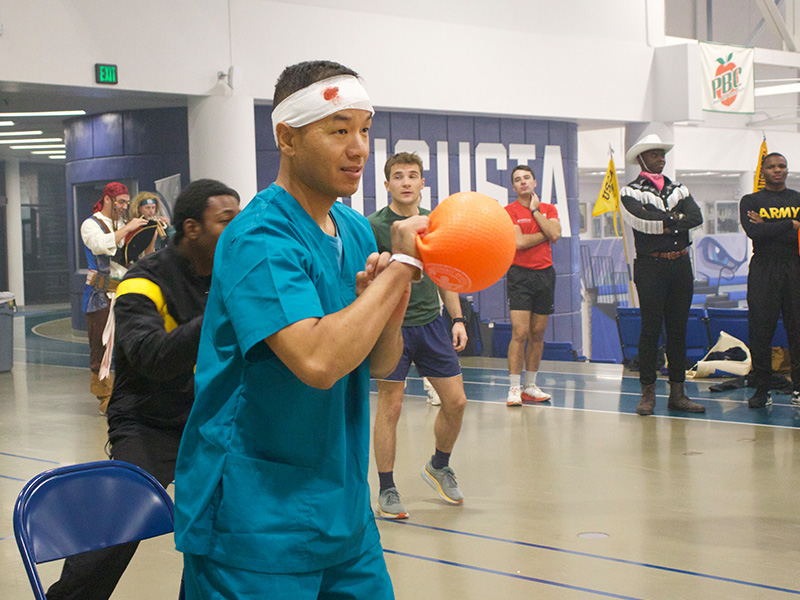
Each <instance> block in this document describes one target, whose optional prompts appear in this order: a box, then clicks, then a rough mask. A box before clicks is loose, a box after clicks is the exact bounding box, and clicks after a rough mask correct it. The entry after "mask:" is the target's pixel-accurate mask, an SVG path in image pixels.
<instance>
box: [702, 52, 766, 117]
mask: <svg viewBox="0 0 800 600" xmlns="http://www.w3.org/2000/svg"><path fill="white" fill-rule="evenodd" d="M753 54H754V52H753V49H752V48H742V47H740V46H724V45H722V44H707V43H704V42H700V57H701V60H702V63H703V64H702V67H703V68H702V71H703V110H709V111H715V112H727V113H752V112H755V96H754V93H753V92H754V89H755V85H754V74H753Z"/></svg>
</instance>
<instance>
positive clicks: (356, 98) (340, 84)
mask: <svg viewBox="0 0 800 600" xmlns="http://www.w3.org/2000/svg"><path fill="white" fill-rule="evenodd" d="M348 108H357V109H360V110H367V111H369V113H370V114H372V115H374V114H375V111H374V110H373V108H372V104H371V103H370V101H369V96H368V95H367V90H365V89H364V86H362V85H361V82H360V81H359V80H358V78H356V77H353V76H352V75H337V76H336V77H330V78H328V79H323V80H322V81H317V82H316V83H312V84H311V85H310V86H308V87H305V88H303V89H302V90H298V91H296V92H295V93H294V94H292V95H291V96H287V97H286V98H285V99H284V100H283V102H281V103H280V104H278V106H276V107H275V108H274V109H273V110H272V134H273V135H274V136H275V144H277V143H278V133H277V125H278V123H286V124H287V125H289V126H290V127H302V126H303V125H308V124H309V123H314V122H316V121H319V120H321V119H324V118H325V117H328V116H330V115H332V114H333V113H336V112H339V111H340V110H346V109H348Z"/></svg>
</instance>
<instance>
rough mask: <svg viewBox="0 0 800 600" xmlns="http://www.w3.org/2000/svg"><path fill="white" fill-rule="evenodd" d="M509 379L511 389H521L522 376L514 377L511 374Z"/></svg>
mask: <svg viewBox="0 0 800 600" xmlns="http://www.w3.org/2000/svg"><path fill="white" fill-rule="evenodd" d="M508 378H509V380H510V381H511V387H520V382H521V381H522V375H512V374H510V373H509V375H508Z"/></svg>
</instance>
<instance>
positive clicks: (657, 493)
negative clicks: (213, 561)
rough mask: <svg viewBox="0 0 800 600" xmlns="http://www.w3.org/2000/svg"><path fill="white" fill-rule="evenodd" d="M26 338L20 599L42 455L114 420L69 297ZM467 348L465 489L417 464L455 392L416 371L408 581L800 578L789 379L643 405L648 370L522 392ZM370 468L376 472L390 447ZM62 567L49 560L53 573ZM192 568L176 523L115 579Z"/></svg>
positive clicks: (514, 587)
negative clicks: (25, 536)
mask: <svg viewBox="0 0 800 600" xmlns="http://www.w3.org/2000/svg"><path fill="white" fill-rule="evenodd" d="M13 344H14V358H15V362H14V367H13V369H12V370H11V371H10V372H6V373H0V510H1V511H2V514H3V515H5V516H4V517H3V518H2V519H1V520H0V596H1V597H2V598H4V599H5V600H23V599H28V598H31V597H32V594H31V591H30V586H29V584H28V581H27V577H26V575H25V571H24V569H23V567H22V563H21V561H20V558H19V554H18V551H17V547H16V543H15V541H14V536H13V531H12V525H11V514H12V511H13V506H14V501H15V499H16V496H17V494H18V493H19V491H20V490H21V489H22V487H23V485H24V484H25V482H26V481H28V480H29V479H30V478H31V477H33V476H34V475H35V474H37V473H39V472H41V471H43V470H46V469H49V468H52V467H55V466H58V465H63V464H70V463H76V462H85V461H91V460H100V459H103V458H105V454H104V450H103V447H104V445H105V441H106V423H105V418H104V417H102V416H101V415H100V414H99V413H98V411H97V401H96V399H95V398H94V397H92V396H90V395H89V393H88V383H89V371H88V368H87V365H88V344H87V343H86V341H85V339H81V338H80V337H75V336H73V334H72V331H71V328H70V322H69V311H68V308H67V307H55V308H54V307H46V308H42V309H41V310H37V309H35V308H28V309H27V310H25V311H24V312H22V311H21V312H20V313H18V315H17V316H16V317H15V318H14V340H13ZM462 365H463V366H464V380H465V384H466V385H465V387H466V392H467V398H468V399H469V403H468V405H467V411H466V414H465V418H464V424H463V428H462V431H461V436H460V437H459V440H458V443H457V444H456V448H455V451H454V453H453V458H452V461H451V466H452V467H453V468H454V470H455V472H456V474H457V476H458V481H459V486H460V488H461V490H462V492H463V493H464V495H465V497H466V500H465V501H464V504H463V505H461V506H451V505H446V504H445V503H443V502H442V501H440V500H439V499H438V497H437V496H435V495H434V494H433V492H432V490H431V489H430V488H429V487H428V486H427V485H426V484H425V483H424V482H423V481H422V479H421V478H420V476H419V471H420V469H421V467H422V465H423V464H424V463H425V461H426V460H427V459H428V458H429V456H430V454H431V452H432V451H433V421H434V419H435V417H436V413H437V411H438V410H439V409H438V408H436V407H433V406H430V405H428V404H427V403H426V401H425V392H424V390H423V387H422V381H421V380H420V379H419V378H417V377H412V378H410V379H409V382H408V389H407V398H406V402H405V405H404V409H403V415H402V417H401V420H400V424H399V426H398V453H397V462H396V467H395V481H396V482H397V486H398V489H399V491H400V493H401V494H402V499H403V504H404V506H405V508H406V509H407V510H408V511H409V512H410V514H411V518H410V519H409V520H408V521H405V522H389V521H381V520H379V521H378V525H379V527H380V530H381V535H382V540H383V547H384V551H385V555H386V561H387V563H388V565H389V571H390V573H391V575H392V579H393V581H394V587H395V593H396V596H397V598H398V599H399V600H416V599H418V598H428V597H430V598H437V599H440V600H445V599H454V600H455V599H460V600H466V599H485V598H509V599H516V598H537V599H540V600H556V599H558V600H561V599H567V598H569V599H591V598H621V599H637V600H638V599H642V600H643V599H651V600H675V599H678V598H687V599H693V600H694V599H703V600H712V599H720V600H722V599H724V600H731V599H738V598H741V599H747V600H755V599H767V598H769V599H772V598H774V599H782V598H790V597H800V583H798V579H797V564H798V563H800V516H798V515H800V452H798V448H797V447H798V446H800V430H799V429H798V427H800V409H796V408H793V407H792V406H791V405H790V403H789V396H788V395H775V394H773V398H774V400H775V404H774V405H773V406H772V407H769V408H764V409H759V410H751V409H749V408H748V407H747V396H748V394H749V392H751V391H752V390H747V389H740V390H734V391H732V392H726V393H721V394H720V393H714V392H710V391H709V389H708V388H709V385H711V384H713V383H718V380H715V381H702V382H690V383H688V384H687V389H688V391H689V395H690V396H691V397H692V398H693V399H697V400H699V401H700V402H702V403H703V404H705V405H706V406H707V407H708V410H707V412H706V414H705V415H686V414H681V413H668V412H667V411H666V395H667V383H666V381H665V380H663V379H660V380H659V382H658V386H657V393H658V401H657V406H656V415H655V416H653V417H639V416H637V415H636V414H635V412H634V410H635V407H636V403H637V401H638V388H639V384H638V380H637V378H636V374H635V373H627V372H624V371H623V369H622V367H621V366H618V365H596V364H584V363H561V362H543V363H542V368H541V371H540V375H539V379H538V383H539V385H540V387H541V388H542V389H544V390H546V391H547V392H549V393H551V394H553V401H552V402H548V403H545V404H542V405H535V406H524V407H522V408H507V407H506V406H505V396H506V392H507V386H508V374H507V371H506V368H505V361H504V360H500V359H487V358H464V359H463V360H462ZM372 403H373V406H372V408H373V412H374V408H375V406H374V403H375V395H374V394H373V397H372ZM370 481H371V484H372V487H373V490H375V489H377V475H376V474H375V471H374V465H372V471H371V473H370ZM171 490H172V488H171V487H170V491H171ZM373 496H375V494H374V493H373ZM374 499H375V498H373V501H374ZM59 570H60V563H59V562H55V563H49V564H45V565H41V566H40V573H41V575H42V579H43V580H44V581H45V585H47V584H49V583H50V582H51V581H53V580H54V579H55V578H56V577H57V574H58V572H59ZM180 571H181V557H180V555H179V554H178V553H177V552H176V551H175V550H174V548H173V545H172V540H171V537H170V536H163V537H161V538H157V539H154V540H148V541H146V542H144V543H142V545H141V546H140V549H139V551H138V552H137V554H136V556H135V557H134V560H133V563H132V564H131V566H130V568H129V569H128V571H127V572H126V574H125V576H124V577H123V579H122V581H121V582H120V585H119V586H118V588H117V591H116V592H115V594H114V596H113V598H114V599H116V600H134V599H136V600H138V599H140V598H144V597H146V598H149V599H150V600H160V599H162V598H163V599H172V598H177V594H178V585H179V580H180Z"/></svg>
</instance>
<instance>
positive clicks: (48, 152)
mask: <svg viewBox="0 0 800 600" xmlns="http://www.w3.org/2000/svg"><path fill="white" fill-rule="evenodd" d="M65 153H66V150H32V151H31V154H65Z"/></svg>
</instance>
